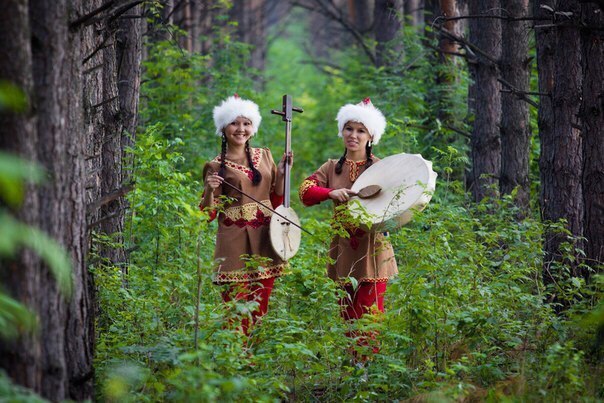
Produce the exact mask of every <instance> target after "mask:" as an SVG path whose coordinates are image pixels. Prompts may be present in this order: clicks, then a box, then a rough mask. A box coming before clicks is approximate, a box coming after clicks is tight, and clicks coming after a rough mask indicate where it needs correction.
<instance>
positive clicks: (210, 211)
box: [199, 192, 218, 222]
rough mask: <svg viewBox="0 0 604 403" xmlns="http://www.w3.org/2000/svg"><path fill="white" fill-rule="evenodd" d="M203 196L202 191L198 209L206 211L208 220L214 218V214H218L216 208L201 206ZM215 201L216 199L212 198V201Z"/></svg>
mask: <svg viewBox="0 0 604 403" xmlns="http://www.w3.org/2000/svg"><path fill="white" fill-rule="evenodd" d="M204 196H205V192H203V194H202V195H201V201H200V202H199V210H201V211H205V212H207V213H208V222H209V221H213V220H214V219H215V218H216V216H217V215H218V210H217V209H215V208H209V207H208V208H205V207H203V205H202V203H203V197H204ZM216 201H217V200H214V202H216Z"/></svg>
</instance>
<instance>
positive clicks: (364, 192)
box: [353, 185, 382, 199]
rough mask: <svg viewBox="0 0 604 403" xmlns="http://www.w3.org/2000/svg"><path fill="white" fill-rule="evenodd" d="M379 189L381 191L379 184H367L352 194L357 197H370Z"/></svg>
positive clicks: (378, 191)
mask: <svg viewBox="0 0 604 403" xmlns="http://www.w3.org/2000/svg"><path fill="white" fill-rule="evenodd" d="M381 191H382V187H381V186H380V185H369V186H365V187H364V188H362V189H361V190H359V191H358V192H356V193H353V196H357V197H358V198H359V199H370V198H372V197H374V196H376V195H377V194H378V193H380V192H381Z"/></svg>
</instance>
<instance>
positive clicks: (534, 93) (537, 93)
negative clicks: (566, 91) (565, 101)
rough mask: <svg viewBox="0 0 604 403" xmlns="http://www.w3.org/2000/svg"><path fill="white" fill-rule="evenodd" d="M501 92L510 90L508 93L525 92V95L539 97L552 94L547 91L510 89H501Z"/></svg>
mask: <svg viewBox="0 0 604 403" xmlns="http://www.w3.org/2000/svg"><path fill="white" fill-rule="evenodd" d="M501 92H506V93H507V92H510V93H520V94H526V95H538V96H540V97H549V96H551V95H552V94H550V93H549V92H535V91H511V90H501Z"/></svg>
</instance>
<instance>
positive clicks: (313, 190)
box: [301, 186, 333, 206]
mask: <svg viewBox="0 0 604 403" xmlns="http://www.w3.org/2000/svg"><path fill="white" fill-rule="evenodd" d="M332 190H333V189H330V188H323V187H321V186H311V187H309V188H308V189H306V192H304V195H301V199H302V203H304V205H305V206H312V205H314V204H319V203H321V202H322V201H325V200H327V199H329V192H331V191H332Z"/></svg>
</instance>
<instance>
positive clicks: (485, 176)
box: [468, 0, 501, 201]
mask: <svg viewBox="0 0 604 403" xmlns="http://www.w3.org/2000/svg"><path fill="white" fill-rule="evenodd" d="M468 5H469V7H468V8H469V12H470V14H471V15H478V16H488V15H493V13H497V12H498V10H499V8H500V3H499V0H470V1H469V4H468ZM469 27H470V42H471V43H472V44H474V45H475V46H476V48H477V51H476V52H475V59H474V62H473V63H471V64H470V71H471V74H472V80H473V83H472V85H471V89H470V93H469V96H468V98H469V99H468V103H469V106H470V110H471V111H472V112H473V116H474V125H473V128H472V138H471V158H472V170H471V173H470V177H469V185H470V188H471V189H472V194H473V196H474V200H475V201H480V200H481V199H482V198H484V197H485V196H487V195H492V193H491V190H490V189H492V187H494V186H496V185H497V184H498V180H499V174H500V170H501V141H500V137H499V123H500V116H501V96H500V93H499V83H498V82H497V78H498V74H499V73H498V69H497V64H498V63H499V58H500V54H501V24H500V21H499V19H497V18H480V17H479V18H473V19H471V20H470V24H469ZM478 50H480V51H478Z"/></svg>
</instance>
